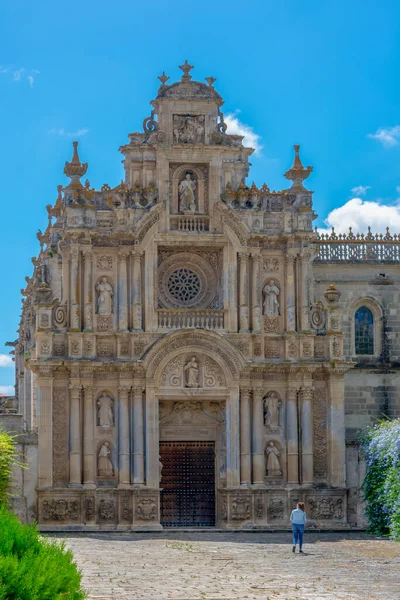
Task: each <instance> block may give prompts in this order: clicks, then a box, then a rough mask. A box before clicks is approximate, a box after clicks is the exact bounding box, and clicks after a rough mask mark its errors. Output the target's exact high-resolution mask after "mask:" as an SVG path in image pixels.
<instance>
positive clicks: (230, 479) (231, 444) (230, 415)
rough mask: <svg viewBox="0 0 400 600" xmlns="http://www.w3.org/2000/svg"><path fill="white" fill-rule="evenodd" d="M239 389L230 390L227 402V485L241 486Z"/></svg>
mask: <svg viewBox="0 0 400 600" xmlns="http://www.w3.org/2000/svg"><path fill="white" fill-rule="evenodd" d="M239 427H240V416H239V387H236V388H230V391H229V398H228V400H227V401H226V485H227V486H228V487H237V486H239V485H240V447H239V443H240V442H239Z"/></svg>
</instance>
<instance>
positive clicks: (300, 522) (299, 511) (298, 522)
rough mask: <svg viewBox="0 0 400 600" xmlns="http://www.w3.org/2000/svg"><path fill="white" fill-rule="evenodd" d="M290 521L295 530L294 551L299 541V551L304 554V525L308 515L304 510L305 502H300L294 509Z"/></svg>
mask: <svg viewBox="0 0 400 600" xmlns="http://www.w3.org/2000/svg"><path fill="white" fill-rule="evenodd" d="M290 521H291V523H292V531H293V548H292V552H296V544H297V541H298V542H299V552H301V554H303V535H304V525H305V523H306V521H307V515H306V513H305V511H304V502H298V503H297V508H295V509H294V510H292V514H291V515H290Z"/></svg>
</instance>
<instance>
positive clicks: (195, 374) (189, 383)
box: [184, 356, 200, 388]
mask: <svg viewBox="0 0 400 600" xmlns="http://www.w3.org/2000/svg"><path fill="white" fill-rule="evenodd" d="M184 372H185V387H188V388H198V387H200V382H199V365H198V364H197V360H196V359H195V357H194V356H193V357H192V358H191V359H190V360H189V362H188V363H187V364H186V365H185V367H184Z"/></svg>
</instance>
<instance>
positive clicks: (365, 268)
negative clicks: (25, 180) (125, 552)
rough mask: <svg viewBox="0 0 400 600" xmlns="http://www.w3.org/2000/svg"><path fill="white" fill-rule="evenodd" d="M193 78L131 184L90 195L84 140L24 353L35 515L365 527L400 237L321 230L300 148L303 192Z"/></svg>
mask: <svg viewBox="0 0 400 600" xmlns="http://www.w3.org/2000/svg"><path fill="white" fill-rule="evenodd" d="M181 69H182V72H183V75H182V78H181V80H180V81H178V82H176V83H172V84H171V85H170V84H169V83H168V81H169V79H168V77H167V76H166V75H165V74H163V75H162V76H160V78H159V79H160V81H161V86H160V87H159V90H158V95H157V97H156V99H155V100H154V101H152V102H151V105H152V110H151V115H150V117H148V118H147V119H145V120H144V122H143V132H140V133H132V134H130V135H129V143H127V144H126V145H124V146H122V147H121V148H120V151H121V153H122V155H123V157H124V161H123V163H124V169H125V179H124V180H123V181H122V182H121V183H120V184H119V185H118V186H116V187H110V186H109V185H107V184H105V185H103V186H102V188H101V189H100V190H95V189H93V188H92V187H91V186H90V183H89V181H87V180H86V181H85V182H82V181H81V180H82V179H83V178H84V176H85V174H86V171H87V168H88V165H87V163H82V162H81V160H80V158H79V156H78V148H77V146H78V144H77V142H74V151H73V157H72V160H71V161H70V162H67V163H66V164H65V169H64V173H65V175H66V176H67V177H68V178H69V179H70V183H69V184H68V185H66V186H65V187H64V186H59V188H58V197H57V200H56V202H55V204H54V206H52V205H49V206H48V207H47V210H48V217H49V222H48V227H47V229H46V231H45V233H44V234H41V233H39V234H38V239H39V242H40V246H41V250H40V254H39V256H38V258H35V259H32V260H33V264H34V273H33V276H32V277H30V278H27V286H26V289H25V290H23V295H24V300H23V311H22V318H21V324H20V329H19V338H18V340H17V341H16V342H15V343H14V345H15V357H16V358H15V360H16V367H17V375H16V377H17V388H16V390H17V394H16V396H17V401H18V411H17V412H19V414H21V415H22V419H23V420H24V422H25V436H27V437H28V438H29V439H28V442H27V443H29V444H31V445H33V446H34V445H35V439H37V452H36V451H31V453H30V454H29V456H30V460H29V462H30V464H31V470H30V472H31V475H30V477H31V478H32V477H34V479H35V480H34V482H33V483H32V482H31V484H30V490H29V491H24V494H25V496H26V507H25V510H26V516H27V518H31V517H33V516H35V517H36V518H37V520H38V522H39V525H40V528H41V529H42V530H44V531H45V530H67V529H72V530H82V529H85V530H97V529H102V530H108V529H109V530H114V529H119V530H128V531H129V530H141V529H142V530H143V529H145V530H149V529H161V528H162V527H182V526H186V527H218V528H223V529H240V528H253V527H255V528H257V527H260V528H261V527H262V528H277V527H285V526H286V525H287V523H288V515H289V513H290V510H291V509H292V507H293V504H294V503H295V502H296V501H298V500H303V501H305V503H306V506H307V512H308V515H309V518H310V523H311V525H312V526H316V527H317V526H318V527H326V528H332V527H335V528H345V527H349V526H351V527H362V526H363V525H364V521H363V519H362V503H361V501H360V495H359V492H358V488H359V485H360V481H361V478H362V472H360V468H361V467H360V466H361V463H360V459H359V455H358V448H357V445H356V444H355V437H356V432H357V430H358V429H359V428H360V427H362V426H365V425H367V424H369V423H370V422H373V420H374V419H375V418H376V417H378V416H380V415H381V414H382V413H385V414H389V415H391V416H395V415H396V414H399V399H398V391H397V378H398V375H397V373H398V371H397V368H398V367H397V364H396V361H398V356H399V354H400V347H399V332H400V327H399V323H398V310H397V306H398V299H399V269H398V265H399V258H400V257H399V243H398V240H397V238H396V236H394V237H392V236H391V235H390V233H389V232H387V234H386V236H380V237H379V236H376V237H375V236H373V235H372V234H371V233H369V234H367V235H366V236H354V235H353V234H352V233H351V231H350V233H349V235H348V236H336V235H335V233H334V232H333V233H332V235H330V236H328V237H324V236H318V234H317V233H316V232H314V231H313V227H312V223H313V219H314V218H315V217H316V215H315V213H314V212H313V202H312V192H310V191H308V190H307V189H306V188H305V187H304V184H303V182H304V181H305V179H307V178H308V176H309V175H310V173H311V171H312V167H307V168H305V167H303V165H302V163H301V159H300V156H299V147H298V146H295V157H294V163H293V166H292V167H291V168H290V169H289V170H288V171H287V172H286V173H285V177H286V179H287V180H288V182H289V184H288V185H289V187H288V189H284V190H283V191H279V192H275V191H271V190H270V189H269V188H268V186H267V185H266V184H264V185H263V186H262V187H260V188H258V187H257V186H256V185H255V184H254V183H253V184H252V185H250V184H248V183H246V178H247V176H248V171H249V166H250V165H249V157H250V155H251V154H252V152H253V150H252V149H250V148H246V147H244V146H243V143H242V141H243V138H242V137H241V136H238V135H229V134H228V133H227V132H226V129H227V127H226V124H225V122H224V117H223V113H222V112H221V106H222V104H223V100H222V98H221V96H220V95H219V94H218V92H217V91H216V90H215V88H214V82H215V80H214V79H213V78H211V77H210V78H207V80H206V81H207V84H205V83H200V82H197V81H194V80H193V79H192V77H191V74H190V72H191V69H192V67H191V66H190V65H188V64H187V62H186V63H185V64H184V65H182V66H181ZM16 416H17V415H13V418H15V417H16ZM36 436H37V437H36ZM33 446H32V447H33ZM32 473H33V474H34V475H32ZM36 473H37V478H36Z"/></svg>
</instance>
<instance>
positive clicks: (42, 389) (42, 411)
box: [36, 370, 53, 489]
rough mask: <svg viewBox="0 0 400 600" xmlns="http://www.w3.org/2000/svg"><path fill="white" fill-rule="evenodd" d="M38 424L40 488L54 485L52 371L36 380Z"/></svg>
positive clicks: (42, 372)
mask: <svg viewBox="0 0 400 600" xmlns="http://www.w3.org/2000/svg"><path fill="white" fill-rule="evenodd" d="M36 385H37V387H36V401H37V424H38V436H39V456H38V459H39V460H38V487H39V488H40V489H43V488H50V487H51V486H52V484H53V453H52V452H51V448H52V447H53V411H52V394H53V377H52V373H51V371H50V370H49V371H47V372H46V371H41V372H40V373H39V374H38V377H37V380H36Z"/></svg>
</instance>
